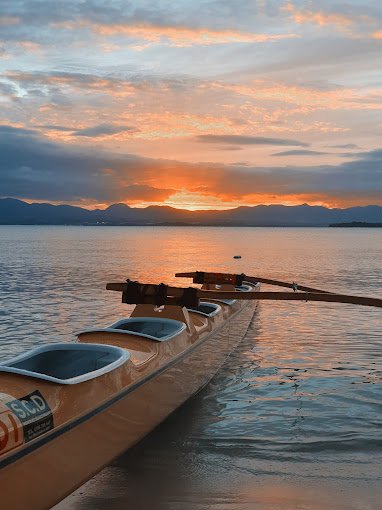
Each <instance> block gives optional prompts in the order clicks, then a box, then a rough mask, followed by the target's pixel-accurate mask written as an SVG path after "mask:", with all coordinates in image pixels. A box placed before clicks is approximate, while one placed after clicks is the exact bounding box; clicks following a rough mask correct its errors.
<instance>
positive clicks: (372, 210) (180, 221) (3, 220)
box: [0, 198, 382, 227]
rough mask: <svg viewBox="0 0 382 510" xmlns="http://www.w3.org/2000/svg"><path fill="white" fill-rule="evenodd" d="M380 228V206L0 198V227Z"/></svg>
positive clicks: (381, 217) (381, 221)
mask: <svg viewBox="0 0 382 510" xmlns="http://www.w3.org/2000/svg"><path fill="white" fill-rule="evenodd" d="M352 222H362V223H382V206H377V205H368V206H364V207H350V208H348V209H328V208H326V207H320V206H310V205H307V204H303V205H297V206H285V205H257V206H254V207H238V208H236V209H229V210H224V211H187V210H184V209H174V208H172V207H167V206H150V207H145V208H142V209H141V208H134V207H129V206H128V205H125V204H113V205H111V206H110V207H108V208H107V209H95V210H88V209H84V208H82V207H73V206H71V205H52V204H28V203H26V202H23V201H22V200H16V199H13V198H4V199H0V224H1V225H190V226H192V225H204V226H211V225H215V226H254V227H271V226H284V227H303V226H315V227H319V226H329V225H332V224H338V223H352Z"/></svg>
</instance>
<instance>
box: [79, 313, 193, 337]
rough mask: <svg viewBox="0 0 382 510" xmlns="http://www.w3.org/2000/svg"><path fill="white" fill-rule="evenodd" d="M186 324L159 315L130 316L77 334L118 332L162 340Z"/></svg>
mask: <svg viewBox="0 0 382 510" xmlns="http://www.w3.org/2000/svg"><path fill="white" fill-rule="evenodd" d="M186 327H187V326H186V324H185V323H184V322H181V321H176V320H174V319H165V318H160V317H158V318H157V317H130V318H129V319H121V320H119V321H117V322H114V324H111V325H110V326H108V327H107V328H103V329H87V330H85V331H81V333H79V334H78V335H79V336H80V335H82V334H84V333H97V332H103V333H118V334H121V333H122V334H127V335H134V336H142V337H145V338H150V340H155V341H157V342H164V341H166V340H170V339H171V338H174V337H175V336H177V335H179V333H181V332H182V331H184V330H185V329H186Z"/></svg>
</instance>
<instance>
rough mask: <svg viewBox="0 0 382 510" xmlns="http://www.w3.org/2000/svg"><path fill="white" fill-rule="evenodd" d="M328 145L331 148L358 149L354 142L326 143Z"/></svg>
mask: <svg viewBox="0 0 382 510" xmlns="http://www.w3.org/2000/svg"><path fill="white" fill-rule="evenodd" d="M328 147H332V148H333V149H359V146H358V145H356V144H355V143H342V144H337V145H328Z"/></svg>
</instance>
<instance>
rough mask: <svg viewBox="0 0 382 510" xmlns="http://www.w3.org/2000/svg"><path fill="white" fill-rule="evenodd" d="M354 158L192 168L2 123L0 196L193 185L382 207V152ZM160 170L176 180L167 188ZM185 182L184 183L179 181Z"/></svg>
mask: <svg viewBox="0 0 382 510" xmlns="http://www.w3.org/2000/svg"><path fill="white" fill-rule="evenodd" d="M251 138H252V137H251ZM224 143H227V140H224ZM355 157H356V158H357V159H356V160H353V161H347V162H345V163H342V164H340V165H337V166H330V165H321V166H314V167H294V166H287V167H278V166H274V167H248V166H246V167H241V166H222V165H216V164H210V165H206V164H199V165H191V164H187V163H183V162H176V161H165V160H153V159H148V158H142V157H138V156H135V155H129V154H127V155H124V156H118V157H117V156H114V155H113V154H110V153H107V152H102V151H100V150H98V149H97V148H93V150H90V149H89V150H85V149H82V148H79V147H74V146H68V145H60V144H57V143H53V142H51V141H48V140H47V139H44V138H42V137H41V136H39V135H38V134H37V133H36V132H34V131H33V130H28V129H17V128H12V127H10V126H0V183H1V184H0V186H1V187H0V196H2V197H18V198H25V199H29V200H48V201H62V202H79V201H81V200H84V201H87V202H88V203H91V202H95V203H96V202H98V203H111V202H116V201H125V200H131V201H134V200H145V201H163V200H165V199H166V198H167V197H168V196H170V195H171V194H173V193H175V192H176V190H177V189H182V187H184V186H185V184H184V183H186V182H188V183H189V184H188V189H189V190H190V191H196V192H199V193H204V194H206V195H212V196H219V197H221V198H223V199H225V198H226V199H228V198H230V199H236V200H240V199H241V198H242V197H245V196H246V195H256V194H259V195H261V194H265V193H271V194H275V195H277V196H279V197H280V198H281V197H282V196H283V195H288V194H294V195H306V194H310V195H315V196H326V197H333V198H335V199H338V200H341V199H350V200H351V199H352V198H354V202H357V203H360V202H361V200H362V203H365V204H366V203H377V204H382V149H379V150H374V151H370V152H359V153H357V155H356V156H355ZM161 175H162V176H166V177H167V183H168V182H174V185H170V186H168V185H165V186H163V187H162V186H161V185H160V183H161V182H162V181H163V180H164V179H161ZM170 178H171V179H170ZM179 179H180V180H181V184H176V183H178V182H179ZM152 183H155V186H152ZM156 183H158V187H156V186H157V184H156ZM176 186H178V187H176ZM192 186H194V188H192ZM360 199H361V200H360Z"/></svg>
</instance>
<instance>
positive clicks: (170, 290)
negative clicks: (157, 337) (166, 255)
mask: <svg viewBox="0 0 382 510" xmlns="http://www.w3.org/2000/svg"><path fill="white" fill-rule="evenodd" d="M106 289H107V290H114V291H117V292H122V302H123V303H129V304H133V303H137V304H138V303H148V304H149V303H152V304H156V305H157V306H160V305H165V304H173V305H178V306H186V307H195V306H198V303H199V299H207V300H208V299H238V300H257V301H262V300H267V301H269V300H273V301H306V302H307V301H322V302H326V303H348V304H353V305H361V306H374V307H377V308H382V299H378V298H369V297H363V296H350V295H347V294H334V293H323V292H238V291H221V290H203V289H197V288H194V287H188V288H183V287H171V286H168V285H164V284H163V283H161V284H160V285H153V284H141V283H139V282H132V281H130V280H128V281H127V282H124V283H108V284H107V285H106Z"/></svg>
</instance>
